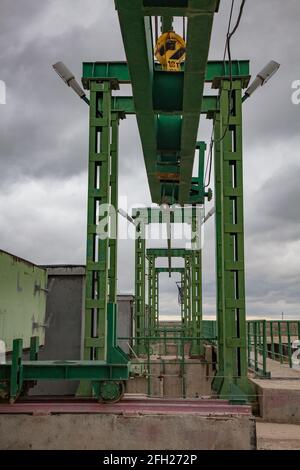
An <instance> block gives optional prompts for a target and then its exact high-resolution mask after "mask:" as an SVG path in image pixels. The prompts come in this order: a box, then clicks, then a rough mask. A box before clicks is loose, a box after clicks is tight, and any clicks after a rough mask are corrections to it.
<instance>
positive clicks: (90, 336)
mask: <svg viewBox="0 0 300 470" xmlns="http://www.w3.org/2000/svg"><path fill="white" fill-rule="evenodd" d="M100 101H101V103H102V109H101V111H102V117H99V109H98V103H99V102H100ZM99 138H100V144H99ZM110 145H111V89H110V82H109V81H105V82H103V83H97V81H91V83H90V137H89V169H88V174H89V175H88V216H87V219H88V220H87V226H88V228H87V260H86V300H85V337H84V338H85V339H84V359H87V360H93V359H103V360H105V359H106V353H107V344H106V336H107V301H108V256H109V240H108V236H107V237H103V239H100V238H99V236H97V233H98V227H97V226H98V223H101V222H102V224H103V220H104V217H107V214H102V215H101V216H99V220H97V213H98V211H99V207H100V206H101V205H102V204H109V203H110V156H111V147H110Z"/></svg>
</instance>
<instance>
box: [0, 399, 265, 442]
mask: <svg viewBox="0 0 300 470" xmlns="http://www.w3.org/2000/svg"><path fill="white" fill-rule="evenodd" d="M27 405H28V406H27V410H26V409H24V406H25V404H22V403H20V404H15V405H13V407H14V410H13V408H12V406H8V409H9V410H8V412H6V414H5V409H3V407H2V408H1V409H0V413H1V420H0V449H3V450H4V449H14V450H17V449H18V450H21V449H22V450H25V449H33V450H37V449H51V450H61V449H62V450H64V449H79V450H132V449H146V450H164V449H166V450H175V449H176V450H177V449H178V450H181V449H191V450H193V449H194V450H196V449H197V450H198V449H200V450H202V449H203V450H204V449H205V450H206V449H211V450H214V449H219V450H225V449H226V450H227V449H228V450H233V449H234V450H240V449H241V450H251V449H255V447H256V431H255V420H254V418H253V416H252V415H251V412H250V408H249V407H238V408H237V407H232V406H230V405H228V403H226V402H222V401H213V400H212V401H211V402H210V403H208V402H204V401H201V400H195V401H183V400H182V401H171V402H167V403H166V402H163V401H160V400H158V401H156V400H150V401H148V402H145V401H141V402H139V401H138V400H137V401H129V402H126V400H125V401H124V402H121V403H120V404H117V405H109V407H108V405H99V404H88V403H86V404H85V405H83V404H78V403H77V405H76V404H73V405H70V404H63V405H59V404H56V405H51V404H50V405H49V404H47V403H42V404H38V405H37V406H35V414H34V415H30V414H28V413H29V411H30V405H31V411H32V406H33V404H27ZM18 406H19V407H23V411H22V410H21V412H20V409H19V412H17V408H16V407H18ZM58 406H60V407H62V406H67V407H68V410H67V411H66V409H65V411H63V409H62V408H60V410H59V408H58ZM76 406H77V411H76V412H75V410H76ZM95 406H96V407H97V409H98V411H99V412H96V413H95V411H94V410H95ZM49 407H50V411H51V410H52V412H53V413H55V414H43V413H45V411H47V410H48V411H49ZM74 407H75V408H74ZM87 407H92V409H89V411H88V410H87ZM105 410H106V411H105Z"/></svg>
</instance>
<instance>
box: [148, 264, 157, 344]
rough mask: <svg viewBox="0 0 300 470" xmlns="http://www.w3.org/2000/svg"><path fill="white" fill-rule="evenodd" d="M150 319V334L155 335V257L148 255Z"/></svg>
mask: <svg viewBox="0 0 300 470" xmlns="http://www.w3.org/2000/svg"><path fill="white" fill-rule="evenodd" d="M148 318H149V325H148V328H149V334H150V336H154V334H155V256H154V255H148Z"/></svg>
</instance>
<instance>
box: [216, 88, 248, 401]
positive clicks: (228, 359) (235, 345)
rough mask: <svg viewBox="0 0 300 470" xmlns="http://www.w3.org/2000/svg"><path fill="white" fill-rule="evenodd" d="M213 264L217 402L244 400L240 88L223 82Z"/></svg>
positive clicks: (217, 130)
mask: <svg viewBox="0 0 300 470" xmlns="http://www.w3.org/2000/svg"><path fill="white" fill-rule="evenodd" d="M214 141H215V156H214V160H215V206H216V217H215V219H216V261H217V268H216V273H217V323H218V364H219V365H218V372H217V375H216V378H215V380H214V382H213V387H214V389H215V390H216V391H217V393H218V394H219V396H220V397H224V398H225V397H226V398H228V397H229V398H230V399H231V400H232V401H246V400H247V394H250V393H252V392H251V388H250V384H249V382H248V378H247V349H246V347H247V337H246V336H247V333H246V312H245V272H244V271H245V268H244V215H243V149H242V83H241V81H240V80H232V81H231V82H230V80H227V79H226V80H221V85H220V111H219V112H217V113H216V115H215V120H214Z"/></svg>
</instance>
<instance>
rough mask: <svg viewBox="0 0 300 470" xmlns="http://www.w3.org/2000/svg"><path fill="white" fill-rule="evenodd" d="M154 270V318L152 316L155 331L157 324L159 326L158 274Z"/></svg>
mask: <svg viewBox="0 0 300 470" xmlns="http://www.w3.org/2000/svg"><path fill="white" fill-rule="evenodd" d="M154 272H155V274H154V275H155V283H154V297H155V302H154V310H155V318H154V325H155V331H157V329H158V326H159V275H158V272H157V271H156V270H154Z"/></svg>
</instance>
